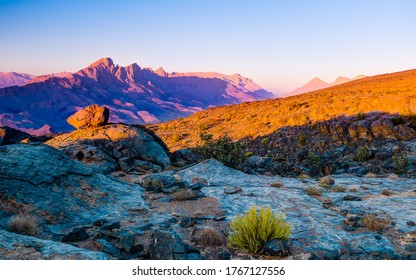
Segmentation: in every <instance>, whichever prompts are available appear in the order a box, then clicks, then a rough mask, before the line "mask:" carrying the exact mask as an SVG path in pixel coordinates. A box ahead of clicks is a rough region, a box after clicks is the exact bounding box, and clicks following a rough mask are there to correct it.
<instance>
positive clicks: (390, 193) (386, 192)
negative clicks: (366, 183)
mask: <svg viewBox="0 0 416 280" xmlns="http://www.w3.org/2000/svg"><path fill="white" fill-rule="evenodd" d="M381 194H382V195H385V196H391V195H393V194H394V193H393V192H391V191H389V190H388V189H384V190H382V191H381Z"/></svg>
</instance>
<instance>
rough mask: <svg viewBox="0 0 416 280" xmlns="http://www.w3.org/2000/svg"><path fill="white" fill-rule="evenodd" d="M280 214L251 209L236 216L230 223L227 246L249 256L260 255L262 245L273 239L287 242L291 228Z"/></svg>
mask: <svg viewBox="0 0 416 280" xmlns="http://www.w3.org/2000/svg"><path fill="white" fill-rule="evenodd" d="M285 219H286V216H285V214H282V213H278V214H276V213H274V212H273V211H272V210H271V208H270V206H269V207H267V208H266V207H260V208H259V209H257V207H255V206H254V207H252V208H251V209H250V210H249V211H248V212H247V213H246V214H243V215H240V216H237V217H236V218H235V219H234V220H232V221H231V223H230V228H231V230H232V232H231V233H230V234H229V235H228V246H230V247H231V248H234V249H243V250H245V251H247V252H248V253H251V254H256V253H261V248H262V247H263V245H264V244H265V243H266V242H267V241H269V240H271V239H274V238H277V239H281V240H284V241H286V240H288V239H289V236H290V230H291V226H290V224H289V223H287V222H286V221H285Z"/></svg>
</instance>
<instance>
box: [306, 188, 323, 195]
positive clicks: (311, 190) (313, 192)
mask: <svg viewBox="0 0 416 280" xmlns="http://www.w3.org/2000/svg"><path fill="white" fill-rule="evenodd" d="M305 192H306V193H307V194H308V195H310V196H321V195H322V189H321V188H315V187H307V188H306V189H305Z"/></svg>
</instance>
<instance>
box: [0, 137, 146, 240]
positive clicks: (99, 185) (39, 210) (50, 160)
mask: <svg viewBox="0 0 416 280" xmlns="http://www.w3.org/2000/svg"><path fill="white" fill-rule="evenodd" d="M141 193H142V190H141V187H140V186H138V185H133V184H128V183H125V182H122V181H118V180H116V179H113V178H110V177H107V176H105V175H102V174H99V173H95V172H94V171H93V169H91V168H89V167H87V166H85V165H84V164H82V163H80V162H77V161H75V160H72V159H71V158H69V157H67V156H66V155H64V154H63V153H61V152H60V151H58V150H56V149H54V148H52V147H49V146H46V145H35V146H32V145H24V144H16V145H8V146H2V147H0V194H1V196H0V201H1V204H2V207H1V208H0V213H2V215H0V227H1V225H3V227H6V226H7V219H8V218H9V217H10V216H12V215H13V214H15V213H18V212H24V213H25V212H30V213H32V214H35V215H36V216H38V217H39V218H40V220H41V226H42V227H43V230H44V235H45V236H48V235H59V234H63V235H66V234H68V233H69V232H71V231H72V230H73V228H74V227H79V226H86V225H92V224H93V223H94V222H95V221H97V220H100V219H105V218H107V217H110V218H111V219H113V220H114V219H132V218H131V217H129V216H131V215H133V214H132V213H131V212H129V210H130V209H136V208H141V209H142V210H143V209H144V210H145V209H147V203H146V202H145V201H144V199H143V198H142V196H141ZM136 220H137V218H136Z"/></svg>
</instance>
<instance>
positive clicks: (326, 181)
mask: <svg viewBox="0 0 416 280" xmlns="http://www.w3.org/2000/svg"><path fill="white" fill-rule="evenodd" d="M319 181H320V186H321V187H324V188H327V187H329V186H330V185H333V184H335V180H334V178H332V177H331V176H326V177H322V178H320V179H319Z"/></svg>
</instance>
